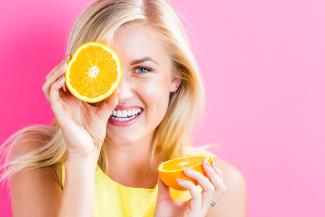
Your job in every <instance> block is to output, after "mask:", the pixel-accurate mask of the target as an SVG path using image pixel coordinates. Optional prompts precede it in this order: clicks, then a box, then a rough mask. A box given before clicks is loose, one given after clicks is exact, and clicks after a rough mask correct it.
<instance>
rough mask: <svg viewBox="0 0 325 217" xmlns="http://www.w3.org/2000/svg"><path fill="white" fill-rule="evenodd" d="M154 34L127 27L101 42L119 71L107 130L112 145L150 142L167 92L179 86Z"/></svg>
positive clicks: (137, 25) (143, 27) (144, 28)
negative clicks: (117, 60) (115, 100)
mask: <svg viewBox="0 0 325 217" xmlns="http://www.w3.org/2000/svg"><path fill="white" fill-rule="evenodd" d="M154 31H155V30H154V29H153V28H151V27H149V26H146V25H144V24H140V23H129V24H126V25H124V26H122V27H120V28H119V29H118V30H117V31H116V33H115V34H114V38H113V39H112V41H111V42H108V41H105V39H104V40H103V42H106V43H107V44H109V45H110V46H111V47H112V48H113V49H114V50H115V51H116V52H117V54H118V55H119V57H120V60H121V63H122V71H123V75H122V81H121V83H120V86H119V92H118V99H119V102H118V106H117V107H116V108H115V110H114V112H113V114H112V115H111V117H110V119H109V123H108V127H107V136H108V138H109V140H110V141H113V142H114V143H123V144H125V143H132V142H136V141H141V139H144V138H150V137H151V135H152V133H153V132H154V130H155V128H156V127H157V126H158V125H159V123H160V122H161V121H162V119H163V117H164V116H165V113H166V111H167V107H168V101H169V95H170V92H173V91H176V89H177V86H178V85H179V79H174V78H173V75H172V61H171V57H170V56H169V55H168V53H167V51H166V49H165V47H164V46H163V44H162V43H161V41H160V40H159V38H158V37H157V35H155V34H154ZM156 34H157V33H156ZM139 112H140V113H139Z"/></svg>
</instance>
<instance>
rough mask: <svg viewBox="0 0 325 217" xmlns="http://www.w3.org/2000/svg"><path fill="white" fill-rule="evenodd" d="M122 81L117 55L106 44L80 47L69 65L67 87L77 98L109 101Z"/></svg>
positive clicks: (90, 44)
mask: <svg viewBox="0 0 325 217" xmlns="http://www.w3.org/2000/svg"><path fill="white" fill-rule="evenodd" d="M121 78H122V69H121V61H120V59H119V57H118V55H117V54H116V52H115V51H114V50H113V49H112V48H111V47H109V46H108V45H106V44H104V43H102V42H86V43H84V44H82V45H80V46H79V47H78V48H77V49H76V51H75V52H74V53H73V55H72V57H71V58H70V60H69V61H68V63H67V70H66V73H65V83H66V86H67V88H68V89H69V91H70V92H71V94H72V95H74V96H75V97H76V98H78V99H80V100H82V101H84V102H89V103H96V102H100V101H102V100H104V99H105V98H107V97H109V96H110V95H111V94H112V93H114V91H115V90H116V89H117V87H118V85H119V83H120V81H121Z"/></svg>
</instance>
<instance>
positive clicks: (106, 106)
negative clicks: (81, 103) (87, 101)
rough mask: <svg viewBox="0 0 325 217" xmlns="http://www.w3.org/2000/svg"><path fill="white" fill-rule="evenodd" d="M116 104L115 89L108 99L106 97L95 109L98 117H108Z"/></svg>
mask: <svg viewBox="0 0 325 217" xmlns="http://www.w3.org/2000/svg"><path fill="white" fill-rule="evenodd" d="M117 104H118V97H117V91H115V92H114V93H113V94H112V95H111V96H110V97H109V98H108V99H106V100H105V101H104V102H103V103H102V104H101V105H100V106H99V107H98V110H97V115H98V116H99V117H100V118H103V119H105V120H106V119H108V118H109V116H110V115H111V114H112V112H113V110H114V108H115V107H116V106H117Z"/></svg>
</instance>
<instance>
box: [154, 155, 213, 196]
mask: <svg viewBox="0 0 325 217" xmlns="http://www.w3.org/2000/svg"><path fill="white" fill-rule="evenodd" d="M205 159H206V160H207V161H208V163H209V164H210V165H211V163H212V157H211V156H207V155H197V156H187V157H181V158H175V159H171V160H168V161H165V162H162V163H161V164H160V165H159V167H158V172H159V176H160V178H161V180H162V181H163V182H164V183H165V184H166V185H167V186H169V187H171V188H173V189H176V190H187V189H185V188H183V187H181V186H179V185H178V183H177V181H176V178H181V179H185V180H188V181H191V182H193V183H194V184H195V185H198V183H197V181H195V180H194V179H192V178H189V177H188V176H186V175H185V174H184V168H191V169H193V170H196V171H198V172H200V173H201V174H203V175H205V176H207V174H206V173H205V172H204V170H203V168H202V167H203V165H202V163H203V160H205Z"/></svg>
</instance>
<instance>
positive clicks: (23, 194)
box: [10, 134, 62, 217]
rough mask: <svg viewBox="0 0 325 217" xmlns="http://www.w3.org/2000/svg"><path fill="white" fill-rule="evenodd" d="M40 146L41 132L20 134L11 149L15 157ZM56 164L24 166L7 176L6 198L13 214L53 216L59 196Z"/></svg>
mask: <svg viewBox="0 0 325 217" xmlns="http://www.w3.org/2000/svg"><path fill="white" fill-rule="evenodd" d="M42 141H43V142H42ZM42 145H44V137H43V136H42V135H35V134H33V135H24V136H22V137H21V138H19V144H18V145H17V146H16V147H14V148H13V150H12V154H13V156H14V157H15V158H16V159H19V158H20V157H23V156H26V155H28V154H29V153H30V152H32V151H34V150H36V149H38V148H40V147H42ZM59 171H60V168H59V167H58V165H53V166H47V167H41V168H36V169H31V168H24V169H22V170H20V171H18V172H17V173H15V174H14V175H13V176H12V177H11V179H10V197H11V204H12V212H13V216H18V217H20V216H35V217H37V216H56V215H57V210H58V209H59V203H60V199H61V196H62V189H61V188H60V185H59V183H58V178H59V177H58V176H59V175H60V172H59Z"/></svg>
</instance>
